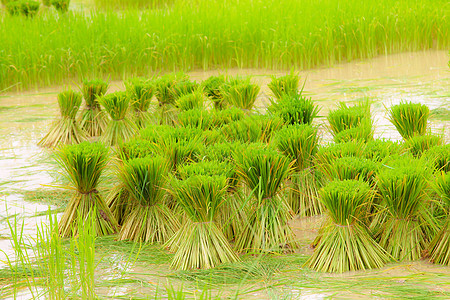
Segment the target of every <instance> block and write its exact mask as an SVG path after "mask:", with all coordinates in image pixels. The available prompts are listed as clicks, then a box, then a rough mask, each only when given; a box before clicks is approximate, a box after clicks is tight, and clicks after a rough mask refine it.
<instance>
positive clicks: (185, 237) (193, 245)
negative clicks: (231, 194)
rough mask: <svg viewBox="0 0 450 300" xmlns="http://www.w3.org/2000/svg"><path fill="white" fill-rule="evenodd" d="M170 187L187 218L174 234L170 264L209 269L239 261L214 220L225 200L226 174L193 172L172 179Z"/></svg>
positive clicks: (173, 266)
mask: <svg viewBox="0 0 450 300" xmlns="http://www.w3.org/2000/svg"><path fill="white" fill-rule="evenodd" d="M172 187H173V188H172V189H173V190H172V193H173V196H174V197H175V199H176V201H177V203H178V204H179V205H180V206H181V207H182V209H183V211H184V212H185V214H186V216H187V217H188V218H189V221H188V222H186V223H185V224H184V225H183V226H182V227H181V229H180V231H179V232H178V233H177V234H176V235H175V236H174V238H176V239H177V241H178V243H177V245H176V246H175V249H176V252H175V255H174V257H173V260H172V263H171V268H174V269H177V270H189V269H209V268H214V267H216V266H218V265H219V264H223V263H230V262H236V261H239V257H238V256H237V255H236V253H235V252H234V251H233V249H232V248H231V245H230V244H229V242H228V241H227V239H226V238H225V236H224V234H223V232H222V231H221V230H220V229H219V227H218V226H217V224H216V222H215V221H214V219H215V217H216V215H217V213H218V211H219V209H220V208H221V206H222V205H223V204H224V203H225V202H226V198H225V197H224V195H225V191H226V189H227V180H226V178H225V177H224V176H202V175H195V176H192V177H190V178H188V179H186V180H174V181H173V182H172Z"/></svg>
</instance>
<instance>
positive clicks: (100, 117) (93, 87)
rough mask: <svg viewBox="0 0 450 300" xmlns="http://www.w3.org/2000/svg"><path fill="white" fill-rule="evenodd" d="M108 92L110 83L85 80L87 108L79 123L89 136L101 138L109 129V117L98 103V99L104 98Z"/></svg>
mask: <svg viewBox="0 0 450 300" xmlns="http://www.w3.org/2000/svg"><path fill="white" fill-rule="evenodd" d="M107 90H108V83H106V82H105V81H103V80H101V79H94V80H83V87H82V93H83V98H84V101H85V106H84V109H83V110H82V112H81V116H80V118H79V120H78V122H79V123H80V127H81V128H82V129H83V130H84V131H85V132H86V134H87V135H88V136H100V135H101V134H102V133H103V132H104V131H105V129H106V127H107V122H108V120H107V116H106V115H105V113H104V112H103V111H102V109H101V107H100V103H98V99H99V98H101V97H103V95H105V93H106V91H107Z"/></svg>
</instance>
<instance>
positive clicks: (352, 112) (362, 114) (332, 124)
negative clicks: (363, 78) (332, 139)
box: [327, 102, 372, 136]
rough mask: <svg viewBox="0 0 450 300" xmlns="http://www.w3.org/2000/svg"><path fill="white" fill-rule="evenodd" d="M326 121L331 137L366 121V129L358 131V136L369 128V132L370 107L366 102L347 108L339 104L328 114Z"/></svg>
mask: <svg viewBox="0 0 450 300" xmlns="http://www.w3.org/2000/svg"><path fill="white" fill-rule="evenodd" d="M327 120H328V123H329V128H330V131H331V133H332V134H333V136H336V135H337V134H338V133H340V132H341V131H344V130H347V129H350V128H355V127H358V126H359V125H360V124H361V122H362V121H363V120H366V122H367V123H366V124H365V126H367V127H363V128H361V129H360V130H361V132H360V133H359V134H360V135H361V134H362V133H364V131H365V130H368V129H369V128H370V130H371V127H372V122H371V121H370V106H369V104H368V103H367V102H361V103H359V104H357V105H354V106H348V105H347V104H346V103H344V102H340V103H339V106H338V107H337V108H336V109H334V110H332V111H330V112H329V114H328V116H327ZM369 124H370V126H369Z"/></svg>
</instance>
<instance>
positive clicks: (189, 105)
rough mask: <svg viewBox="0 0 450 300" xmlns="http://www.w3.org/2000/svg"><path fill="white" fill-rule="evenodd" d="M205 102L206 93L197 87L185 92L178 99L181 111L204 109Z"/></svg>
mask: <svg viewBox="0 0 450 300" xmlns="http://www.w3.org/2000/svg"><path fill="white" fill-rule="evenodd" d="M203 102H204V95H203V91H202V90H201V89H197V90H195V91H193V92H191V93H188V94H184V95H182V96H180V97H179V98H178V99H177V100H176V106H177V107H178V109H180V110H181V111H188V110H191V109H202V108H203Z"/></svg>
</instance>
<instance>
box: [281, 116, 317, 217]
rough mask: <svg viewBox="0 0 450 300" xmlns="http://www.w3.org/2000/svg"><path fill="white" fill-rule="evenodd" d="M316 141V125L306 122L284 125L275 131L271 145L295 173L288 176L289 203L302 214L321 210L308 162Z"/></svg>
mask: <svg viewBox="0 0 450 300" xmlns="http://www.w3.org/2000/svg"><path fill="white" fill-rule="evenodd" d="M318 144H319V136H318V129H317V128H316V127H313V126H312V125H308V124H301V125H300V124H294V125H288V126H287V127H285V128H283V129H281V130H280V131H278V132H277V134H276V136H275V145H276V147H277V148H278V150H279V151H281V152H282V153H283V154H284V155H285V156H287V157H288V158H289V159H290V161H291V162H292V164H293V166H294V171H295V173H294V174H292V175H291V178H290V181H291V182H290V185H291V187H290V193H289V197H288V202H289V205H290V206H291V208H292V210H293V211H294V213H296V214H297V213H299V214H300V215H302V216H310V215H316V214H321V212H322V206H321V205H320V203H319V201H318V199H317V182H316V178H315V174H314V173H315V172H314V168H313V164H312V160H313V157H314V155H315V154H316V152H317V149H318Z"/></svg>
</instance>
